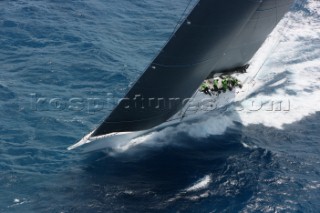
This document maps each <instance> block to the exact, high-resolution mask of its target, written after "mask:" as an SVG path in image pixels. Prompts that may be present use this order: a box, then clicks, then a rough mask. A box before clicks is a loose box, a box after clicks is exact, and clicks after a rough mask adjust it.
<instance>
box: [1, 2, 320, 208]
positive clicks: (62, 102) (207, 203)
mask: <svg viewBox="0 0 320 213" xmlns="http://www.w3.org/2000/svg"><path fill="white" fill-rule="evenodd" d="M193 3H194V1H192V2H191V4H190V5H189V1H188V0H177V1H168V0H161V1H160V0H154V1H131V0H130V1H129V0H110V1H101V0H92V1H80V0H74V1H60V0H54V1H53V0H50V1H48V0H43V1H37V0H29V1H26V0H16V1H9V0H5V1H0V67H1V72H0V118H1V121H0V132H1V137H0V212H319V211H320V205H319V201H318V199H319V197H320V132H319V126H320V125H319V120H320V113H319V112H318V110H317V109H319V107H318V104H319V102H317V99H316V98H315V97H319V94H318V93H317V92H316V91H317V90H318V89H319V87H320V84H319V83H318V82H317V81H318V80H319V79H320V78H316V79H318V80H316V81H315V82H314V84H312V86H310V87H308V86H304V89H302V90H300V89H295V90H293V89H291V90H287V91H288V92H287V95H290V97H291V98H297V97H298V96H299V94H303V97H302V99H294V100H295V103H293V104H296V103H297V101H298V100H307V99H308V101H309V105H312V106H315V110H306V109H305V110H304V111H297V112H293V113H294V115H295V116H297V115H301V116H298V117H299V118H298V119H294V118H295V116H293V115H291V114H289V115H287V117H277V119H278V120H277V122H280V119H282V120H284V121H286V122H284V124H283V125H282V128H279V127H278V126H277V125H274V126H273V125H270V124H269V123H263V122H261V123H257V122H250V118H248V119H247V120H244V121H243V122H241V121H237V122H234V124H233V125H232V126H227V127H226V129H225V131H223V133H219V134H208V135H206V136H205V137H203V136H202V137H192V136H190V134H186V133H184V132H176V133H175V134H173V133H171V134H167V135H165V136H163V137H162V138H160V139H158V142H157V143H150V144H146V145H143V146H141V147H137V148H135V149H134V150H128V151H126V152H124V153H118V154H108V153H104V152H97V153H91V154H88V155H83V154H80V153H78V152H77V151H74V152H73V151H72V152H71V151H67V149H66V148H67V147H68V146H70V145H72V144H73V143H75V142H76V141H77V140H79V139H80V138H81V137H82V136H83V135H85V134H86V133H88V132H89V131H91V130H92V129H94V128H95V127H96V126H97V124H99V122H101V120H102V119H103V118H104V117H105V116H106V115H107V113H108V112H109V111H110V110H111V109H112V108H113V106H114V105H115V103H114V101H106V100H107V99H108V98H110V99H113V98H121V97H122V95H123V94H124V93H125V91H126V90H127V89H128V87H129V86H130V85H131V84H132V83H133V82H134V81H135V80H136V79H137V78H138V76H139V75H140V74H141V73H142V72H143V70H144V68H145V67H146V66H147V65H148V63H149V62H150V61H151V59H152V58H153V57H154V55H155V54H156V53H157V52H158V51H159V50H160V49H161V47H162V46H163V45H164V43H165V42H166V40H167V39H168V38H169V37H170V35H171V33H172V32H173V29H174V28H175V27H176V24H177V23H178V22H179V20H181V18H182V17H183V15H184V12H185V8H186V7H187V6H188V5H189V6H192V4H193ZM319 9H320V7H319V3H317V2H316V1H309V3H307V4H303V5H298V4H297V5H296V6H295V7H293V9H292V11H291V13H292V14H291V16H290V17H289V18H288V20H289V26H291V27H292V28H293V29H291V31H288V34H287V37H290V36H291V37H293V36H296V39H295V40H294V43H295V44H296V43H298V44H299V45H297V46H296V47H295V48H297V49H298V50H297V52H299V56H296V57H291V56H290V57H289V56H288V58H285V57H284V58H282V59H281V60H282V61H281V63H280V62H279V61H276V62H274V61H275V59H273V60H270V62H269V65H270V64H271V63H273V64H276V65H277V67H280V68H281V69H282V68H283V69H284V70H286V69H287V70H286V72H283V73H284V74H286V73H290V71H291V70H290V69H291V67H290V66H292V65H294V67H298V68H299V67H302V68H299V69H301V70H303V67H307V68H308V69H306V70H304V71H305V72H302V71H301V75H299V76H298V77H299V78H300V82H301V81H304V80H303V78H304V77H305V76H307V74H308V73H310V75H313V76H314V75H315V73H316V71H319V67H320V66H318V65H320V63H319V60H318V56H319V55H317V54H315V53H318V52H317V51H318V50H319V49H320V48H319V47H320V40H319V35H320V33H319V32H320V30H319V26H320V24H319V20H320V19H319V17H320V15H319ZM300 16H301V17H303V18H304V19H298V18H299V17H300ZM295 17H296V19H295ZM297 17H298V18H297ZM302 20H305V21H306V22H303V23H301V25H299V23H300V22H302ZM290 23H291V24H290ZM306 23H307V24H306ZM308 24H309V25H310V26H311V27H310V28H307V27H306V28H303V29H302V28H300V27H301V26H307V25H308ZM297 26H298V27H297ZM294 29H297V30H296V31H295V30H294ZM299 30H300V31H299ZM290 32H291V33H292V32H294V33H293V34H290ZM299 33H300V34H299ZM304 35H305V36H304ZM287 40H290V39H288V38H284V41H283V42H286V41H287ZM299 42H300V43H299ZM301 44H303V45H301ZM299 48H305V49H299ZM279 49H281V48H279ZM293 49H294V48H293ZM279 51H281V50H279ZM286 55H290V54H289V53H286ZM307 62H313V63H312V66H311V65H310V64H307ZM266 64H267V65H268V63H266ZM269 65H268V66H269ZM270 66H271V65H270ZM310 67H312V69H311V68H310ZM280 68H279V69H280ZM298 68H297V69H298ZM266 69H267V68H266ZM302 73H304V74H302ZM305 73H307V74H305ZM288 75H289V74H288ZM307 80H308V79H307ZM307 80H305V81H307ZM271 82H272V81H271ZM272 83H274V82H272ZM287 84H289V83H286V85H284V84H277V85H276V86H275V87H271V86H270V87H264V88H262V89H261V90H259V91H257V92H256V94H258V95H259V94H271V93H272V92H274V91H275V88H277V89H279V88H280V89H281V87H285V86H288V85H287ZM270 85H271V83H270ZM290 85H291V84H290ZM290 85H289V86H290ZM305 94H310V96H308V95H305ZM312 95H314V96H312ZM308 97H310V98H308ZM309 99H310V100H309ZM102 100H104V101H102ZM296 105H297V104H296ZM308 109H309V108H308ZM231 113H232V112H228V111H221V112H219V116H223V117H224V118H226V117H234V115H231ZM266 113H267V112H264V115H265V114H266ZM237 116H238V117H241V116H248V115H244V114H242V115H237ZM257 116H258V117H257V118H256V119H257V120H259V119H260V117H259V116H262V115H261V114H258V115H257ZM288 116H290V117H289V118H288ZM261 119H262V117H261ZM268 119H269V120H271V119H272V116H270V117H269V118H268ZM236 120H237V119H236ZM217 122H219V121H217ZM221 122H222V121H221ZM201 125H202V124H201V123H199V126H200V128H204V127H203V126H201Z"/></svg>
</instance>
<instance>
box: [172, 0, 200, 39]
mask: <svg viewBox="0 0 320 213" xmlns="http://www.w3.org/2000/svg"><path fill="white" fill-rule="evenodd" d="M199 1H200V0H199ZM199 1H198V3H199ZM191 2H192V0H190V1H189V3H188V5H187V7H186V8H185V9H184V11H183V13H182V14H181V17H180V19H179V20H178V22H177V24H176V26H175V27H174V29H173V31H172V34H171V36H170V37H172V36H173V35H174V34H175V32H176V31H177V29H178V27H179V25H181V24H182V23H183V21H184V20H185V19H186V18H187V17H185V14H186V13H187V10H188V8H189V6H190V5H191ZM198 3H197V4H198ZM197 4H196V5H197ZM183 17H185V18H183Z"/></svg>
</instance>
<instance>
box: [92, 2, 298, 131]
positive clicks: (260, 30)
mask: <svg viewBox="0 0 320 213" xmlns="http://www.w3.org/2000/svg"><path fill="white" fill-rule="evenodd" d="M292 3H293V0H262V1H257V0H200V1H199V2H198V4H197V5H196V6H195V7H194V9H193V10H192V11H191V13H190V14H189V16H188V17H187V18H186V20H185V21H184V23H183V24H182V25H181V26H180V28H179V29H178V30H177V31H176V33H175V34H174V36H173V37H171V39H170V40H169V41H168V43H167V44H166V45H165V47H164V48H163V49H162V50H161V52H160V53H159V54H158V56H157V57H156V58H155V59H154V60H153V61H152V63H151V64H150V66H149V67H148V68H147V69H146V71H145V72H144V73H143V75H142V76H141V77H140V79H139V80H138V81H137V82H136V83H135V85H134V86H133V87H132V88H131V90H130V91H129V92H128V94H127V95H126V96H125V98H124V99H123V100H122V101H121V102H120V103H119V105H118V106H117V107H116V108H115V109H114V110H113V111H112V113H111V114H110V115H109V117H107V119H106V120H105V121H104V122H103V123H102V124H101V125H100V126H99V127H98V128H97V129H96V130H95V131H94V132H93V134H92V136H98V135H103V134H108V133H111V132H127V131H138V130H146V129H149V128H152V127H154V126H157V125H159V124H161V123H163V122H165V121H166V120H168V119H169V118H170V117H171V116H173V115H174V114H176V113H177V112H178V111H179V110H180V109H181V108H182V107H183V106H184V105H185V104H186V103H187V101H188V98H190V97H191V96H192V95H193V94H194V92H195V91H196V90H197V88H198V87H199V85H200V84H201V83H202V81H203V80H204V79H206V78H207V76H208V75H209V74H210V73H220V72H222V71H226V70H232V69H234V68H236V67H242V66H245V65H246V64H247V63H248V61H249V60H250V59H251V58H252V57H253V55H254V54H255V53H256V51H257V50H258V49H259V48H260V46H261V45H262V44H263V42H264V41H265V40H266V38H267V36H268V35H269V34H270V33H271V31H272V30H273V29H274V27H275V26H276V25H277V24H278V22H279V21H280V20H281V18H282V17H283V16H284V14H285V13H286V12H287V11H288V9H289V8H290V6H291V5H292Z"/></svg>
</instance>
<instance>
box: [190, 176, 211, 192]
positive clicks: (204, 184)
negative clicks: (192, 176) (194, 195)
mask: <svg viewBox="0 0 320 213" xmlns="http://www.w3.org/2000/svg"><path fill="white" fill-rule="evenodd" d="M211 181H212V178H211V175H206V176H205V177H204V178H201V179H200V180H198V181H197V182H196V183H195V184H194V185H192V186H190V187H188V188H187V189H186V190H185V191H186V192H194V191H199V190H203V189H205V188H208V186H209V184H210V183H211Z"/></svg>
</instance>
